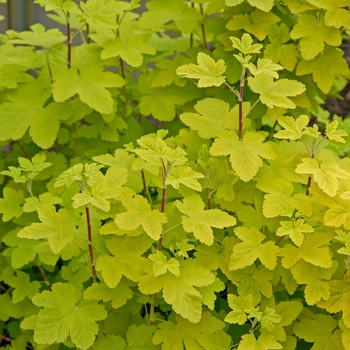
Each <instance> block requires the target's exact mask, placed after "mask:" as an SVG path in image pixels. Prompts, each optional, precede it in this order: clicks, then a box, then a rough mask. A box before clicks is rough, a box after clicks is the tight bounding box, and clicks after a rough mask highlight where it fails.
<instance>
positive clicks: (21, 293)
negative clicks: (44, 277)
mask: <svg viewBox="0 0 350 350" xmlns="http://www.w3.org/2000/svg"><path fill="white" fill-rule="evenodd" d="M16 274H17V276H15V277H12V278H9V279H7V280H6V284H8V285H9V286H11V287H13V288H14V290H13V291H12V302H13V303H14V304H16V303H18V302H19V301H22V300H23V299H24V298H25V297H28V298H29V299H31V298H32V297H33V296H34V295H35V294H37V293H38V292H39V290H40V288H41V284H40V282H38V281H33V282H31V281H30V277H29V275H28V274H27V273H25V272H22V271H17V272H16Z"/></svg>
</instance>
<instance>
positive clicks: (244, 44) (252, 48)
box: [230, 33, 263, 55]
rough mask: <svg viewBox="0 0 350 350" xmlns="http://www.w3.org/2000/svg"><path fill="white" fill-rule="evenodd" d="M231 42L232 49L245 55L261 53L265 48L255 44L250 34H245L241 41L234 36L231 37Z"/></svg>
mask: <svg viewBox="0 0 350 350" xmlns="http://www.w3.org/2000/svg"><path fill="white" fill-rule="evenodd" d="M230 40H231V41H232V47H233V48H234V49H237V50H239V51H240V52H242V53H243V55H249V54H251V53H260V50H261V49H262V47H263V46H262V45H261V44H253V39H252V37H251V36H250V35H249V34H248V33H244V34H243V35H242V37H241V40H239V39H238V38H236V37H234V36H230Z"/></svg>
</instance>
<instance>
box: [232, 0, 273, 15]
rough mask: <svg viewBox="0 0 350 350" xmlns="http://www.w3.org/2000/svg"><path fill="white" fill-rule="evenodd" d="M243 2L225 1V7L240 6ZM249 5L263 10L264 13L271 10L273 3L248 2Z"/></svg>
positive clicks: (240, 0)
mask: <svg viewBox="0 0 350 350" xmlns="http://www.w3.org/2000/svg"><path fill="white" fill-rule="evenodd" d="M243 1H244V0H225V3H226V5H227V6H237V5H239V4H241V3H242V2H243ZM248 2H249V4H250V5H252V6H254V7H257V8H259V9H260V10H263V11H265V12H269V11H271V9H272V6H273V1H272V0H268V1H262V0H248Z"/></svg>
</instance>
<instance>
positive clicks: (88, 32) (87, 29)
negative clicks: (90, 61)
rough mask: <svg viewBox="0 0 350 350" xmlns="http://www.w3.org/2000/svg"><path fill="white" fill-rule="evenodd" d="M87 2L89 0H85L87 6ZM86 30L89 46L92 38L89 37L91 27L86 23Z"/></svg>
mask: <svg viewBox="0 0 350 350" xmlns="http://www.w3.org/2000/svg"><path fill="white" fill-rule="evenodd" d="M86 2H87V0H84V3H85V4H86ZM85 28H86V42H87V43H88V44H90V43H91V39H90V36H89V35H90V27H89V24H88V23H86V25H85Z"/></svg>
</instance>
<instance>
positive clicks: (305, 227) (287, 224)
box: [276, 219, 314, 247]
mask: <svg viewBox="0 0 350 350" xmlns="http://www.w3.org/2000/svg"><path fill="white" fill-rule="evenodd" d="M305 232H314V229H313V228H312V227H311V226H310V225H309V224H306V223H305V222H304V220H303V219H298V220H295V221H294V220H293V221H281V226H280V227H279V228H278V230H277V231H276V235H277V236H280V237H281V236H289V238H290V239H291V240H292V241H293V243H294V244H295V245H297V246H298V247H300V245H301V244H302V243H303V239H304V233H305Z"/></svg>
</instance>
